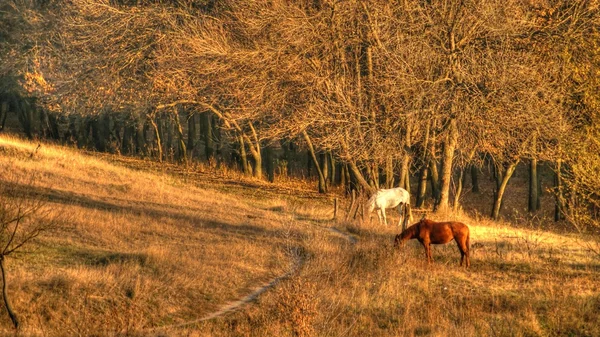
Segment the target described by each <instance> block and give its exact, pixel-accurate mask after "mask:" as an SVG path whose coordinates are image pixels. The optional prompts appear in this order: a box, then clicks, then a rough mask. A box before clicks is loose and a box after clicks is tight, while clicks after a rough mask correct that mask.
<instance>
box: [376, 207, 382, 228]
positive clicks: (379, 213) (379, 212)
mask: <svg viewBox="0 0 600 337" xmlns="http://www.w3.org/2000/svg"><path fill="white" fill-rule="evenodd" d="M377 219H379V225H380V226H381V209H378V210H377Z"/></svg>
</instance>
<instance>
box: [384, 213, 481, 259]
mask: <svg viewBox="0 0 600 337" xmlns="http://www.w3.org/2000/svg"><path fill="white" fill-rule="evenodd" d="M469 237H470V234H469V227H467V225H465V224H464V223H461V222H453V221H451V222H434V221H431V220H427V219H425V218H423V219H421V221H419V222H417V223H416V224H414V225H412V226H410V227H408V228H407V229H406V230H404V231H402V233H400V234H398V235H396V237H395V238H394V247H398V246H401V245H404V243H405V242H406V241H408V240H411V239H417V240H419V242H421V244H422V245H423V247H424V248H425V256H427V262H428V263H431V262H432V259H431V244H432V243H433V244H445V243H448V242H450V241H452V239H454V240H455V241H456V244H457V245H458V249H459V250H460V265H461V266H462V265H463V262H464V260H465V257H466V258H467V259H466V262H467V263H466V264H465V267H469V266H470V265H471V262H470V261H469Z"/></svg>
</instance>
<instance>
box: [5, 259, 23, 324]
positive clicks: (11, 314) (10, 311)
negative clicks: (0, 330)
mask: <svg viewBox="0 0 600 337" xmlns="http://www.w3.org/2000/svg"><path fill="white" fill-rule="evenodd" d="M0 269H1V272H2V297H3V298H4V306H5V307H6V312H7V313H8V316H9V317H10V320H11V321H12V323H13V326H14V327H15V329H18V328H19V320H18V319H17V315H16V314H15V312H14V311H13V309H12V306H11V305H10V300H9V299H8V290H7V288H8V285H7V284H6V268H5V266H4V256H0Z"/></svg>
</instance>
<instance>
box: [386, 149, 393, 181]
mask: <svg viewBox="0 0 600 337" xmlns="http://www.w3.org/2000/svg"><path fill="white" fill-rule="evenodd" d="M392 187H394V162H393V161H392V157H391V156H390V157H387V158H386V160H385V188H392Z"/></svg>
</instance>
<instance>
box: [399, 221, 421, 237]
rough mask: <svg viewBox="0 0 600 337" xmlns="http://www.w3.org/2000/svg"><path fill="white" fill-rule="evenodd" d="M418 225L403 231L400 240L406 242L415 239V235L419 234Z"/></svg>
mask: <svg viewBox="0 0 600 337" xmlns="http://www.w3.org/2000/svg"><path fill="white" fill-rule="evenodd" d="M418 225H419V224H418V223H417V224H415V225H412V226H410V227H408V228H407V229H405V230H403V231H402V233H400V239H401V240H402V241H404V240H410V239H412V238H414V237H415V235H416V234H417V229H418Z"/></svg>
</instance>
